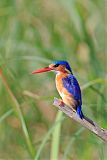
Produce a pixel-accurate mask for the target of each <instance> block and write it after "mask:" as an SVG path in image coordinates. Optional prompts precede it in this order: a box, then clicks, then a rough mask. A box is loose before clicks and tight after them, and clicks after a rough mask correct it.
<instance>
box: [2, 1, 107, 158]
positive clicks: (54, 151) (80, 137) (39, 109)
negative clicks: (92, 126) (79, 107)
mask: <svg viewBox="0 0 107 160" xmlns="http://www.w3.org/2000/svg"><path fill="white" fill-rule="evenodd" d="M106 6H107V2H106V0H102V1H101V0H81V1H80V0H67V1H64V0H59V1H56V0H47V1H45V0H37V1H34V0H31V1H29V0H23V1H18V0H17V1H13V0H9V1H8V0H3V1H0V68H1V69H2V74H1V76H0V159H12V160H16V159H35V160H39V159H40V160H44V159H50V160H53V159H55V160H57V159H66V160H70V159H75V160H78V159H79V160H85V159H87V160H88V159H92V160H95V159H101V160H106V157H107V153H106V150H107V145H106V144H104V143H103V142H102V141H101V140H100V139H99V138H97V137H96V136H94V135H93V134H91V133H90V132H88V131H87V130H86V129H83V128H81V126H80V125H78V124H77V123H75V122H73V121H71V120H70V119H69V118H67V117H66V116H65V117H64V116H62V113H60V112H59V111H58V110H57V109H56V108H54V106H53V105H52V104H53V99H54V97H59V95H58V94H57V91H56V88H55V84H54V78H55V75H54V74H53V73H44V74H41V75H37V76H36V75H35V76H34V75H32V74H31V72H32V71H34V70H35V69H38V68H41V67H45V66H48V65H49V63H51V61H52V60H57V59H64V60H67V61H69V63H70V64H71V66H72V69H73V73H74V74H75V75H76V77H77V79H78V81H79V83H80V85H81V86H82V87H81V88H82V97H83V112H84V113H85V114H86V115H87V116H88V117H90V118H92V119H94V120H95V121H96V123H98V124H99V125H101V126H102V127H104V128H107V123H106V122H107V116H106V115H107V96H106V93H107V76H106V73H107V65H106V63H107V60H106V59H107V47H106V42H107V38H106V37H107V30H106V24H107V20H106V17H107V16H106V15H107V14H106V10H107V8H106ZM96 146H97V147H96Z"/></svg>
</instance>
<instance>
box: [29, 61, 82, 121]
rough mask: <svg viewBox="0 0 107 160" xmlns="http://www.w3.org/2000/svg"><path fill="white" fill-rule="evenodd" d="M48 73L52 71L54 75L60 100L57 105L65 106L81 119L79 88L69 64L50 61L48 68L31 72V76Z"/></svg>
mask: <svg viewBox="0 0 107 160" xmlns="http://www.w3.org/2000/svg"><path fill="white" fill-rule="evenodd" d="M49 71H54V72H55V73H56V78H55V83H56V89H57V91H58V93H59V95H60V97H61V98H62V99H61V100H60V101H59V102H60V104H59V105H60V106H63V105H64V104H65V105H67V106H68V107H70V109H72V110H73V111H74V112H76V114H77V115H78V116H79V118H81V119H83V118H84V114H83V112H82V95H81V88H80V85H79V83H78V81H77V79H76V77H75V76H74V75H73V72H72V69H71V67H70V65H69V63H68V62H67V61H64V60H56V61H52V63H51V64H50V65H49V66H48V67H45V68H42V69H38V70H36V71H33V72H32V74H38V73H42V72H49Z"/></svg>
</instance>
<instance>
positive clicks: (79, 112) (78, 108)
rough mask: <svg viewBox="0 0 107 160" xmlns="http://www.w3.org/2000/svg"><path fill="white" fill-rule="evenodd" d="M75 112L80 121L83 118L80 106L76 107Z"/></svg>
mask: <svg viewBox="0 0 107 160" xmlns="http://www.w3.org/2000/svg"><path fill="white" fill-rule="evenodd" d="M76 112H77V114H78V115H79V117H80V118H81V119H83V118H84V114H83V112H82V109H81V106H78V107H77V110H76Z"/></svg>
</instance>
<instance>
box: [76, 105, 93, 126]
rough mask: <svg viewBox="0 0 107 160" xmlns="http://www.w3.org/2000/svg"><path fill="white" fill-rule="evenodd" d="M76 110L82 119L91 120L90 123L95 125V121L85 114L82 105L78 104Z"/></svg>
mask: <svg viewBox="0 0 107 160" xmlns="http://www.w3.org/2000/svg"><path fill="white" fill-rule="evenodd" d="M76 112H77V114H78V115H79V117H80V118H81V119H84V120H86V121H87V122H89V123H90V124H92V125H93V126H95V124H94V122H93V121H92V120H91V119H89V118H88V117H86V116H85V115H84V114H83V112H82V109H81V106H78V107H77V110H76Z"/></svg>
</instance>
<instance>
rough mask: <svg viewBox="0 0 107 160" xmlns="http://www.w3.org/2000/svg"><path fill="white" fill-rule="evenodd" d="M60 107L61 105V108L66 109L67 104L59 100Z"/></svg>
mask: <svg viewBox="0 0 107 160" xmlns="http://www.w3.org/2000/svg"><path fill="white" fill-rule="evenodd" d="M58 105H59V106H60V107H64V106H65V103H64V102H63V100H62V99H59V103H58Z"/></svg>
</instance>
